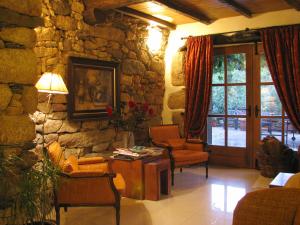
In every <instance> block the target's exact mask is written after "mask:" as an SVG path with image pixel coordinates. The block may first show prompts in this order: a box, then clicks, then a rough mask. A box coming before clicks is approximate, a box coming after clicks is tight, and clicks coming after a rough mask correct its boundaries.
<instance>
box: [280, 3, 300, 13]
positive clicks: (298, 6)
mask: <svg viewBox="0 0 300 225" xmlns="http://www.w3.org/2000/svg"><path fill="white" fill-rule="evenodd" d="M284 1H285V2H286V3H287V4H289V5H290V6H292V7H293V8H294V9H296V10H297V11H300V1H297V0H284Z"/></svg>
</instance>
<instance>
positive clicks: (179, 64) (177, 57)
mask: <svg viewBox="0 0 300 225" xmlns="http://www.w3.org/2000/svg"><path fill="white" fill-rule="evenodd" d="M185 53H186V52H185V51H181V50H180V49H179V50H178V51H177V52H175V53H174V54H173V55H172V62H171V66H170V67H171V70H170V73H171V82H170V84H169V85H170V86H171V87H169V89H173V87H174V88H175V91H174V92H171V93H169V94H168V95H167V101H166V103H167V107H168V110H170V111H171V113H172V116H171V120H172V123H174V124H179V126H180V132H181V135H183V134H184V131H183V129H184V108H185V77H184V62H185Z"/></svg>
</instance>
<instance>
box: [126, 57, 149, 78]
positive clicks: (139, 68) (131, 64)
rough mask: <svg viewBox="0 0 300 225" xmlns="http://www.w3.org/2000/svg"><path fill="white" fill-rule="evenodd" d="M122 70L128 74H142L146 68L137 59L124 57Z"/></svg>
mask: <svg viewBox="0 0 300 225" xmlns="http://www.w3.org/2000/svg"><path fill="white" fill-rule="evenodd" d="M122 71H123V73H125V74H128V75H144V74H145V72H146V68H145V66H144V64H143V63H142V62H140V61H138V60H134V59H125V60H124V61H123V63H122Z"/></svg>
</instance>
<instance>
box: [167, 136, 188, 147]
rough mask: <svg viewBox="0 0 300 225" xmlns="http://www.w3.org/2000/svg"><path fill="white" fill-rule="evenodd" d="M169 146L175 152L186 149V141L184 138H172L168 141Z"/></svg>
mask: <svg viewBox="0 0 300 225" xmlns="http://www.w3.org/2000/svg"><path fill="white" fill-rule="evenodd" d="M167 143H168V145H169V146H171V147H172V149H173V150H178V149H184V148H185V147H184V145H185V140H184V139H183V138H172V139H168V141H167Z"/></svg>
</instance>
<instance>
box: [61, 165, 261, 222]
mask: <svg viewBox="0 0 300 225" xmlns="http://www.w3.org/2000/svg"><path fill="white" fill-rule="evenodd" d="M204 174H205V171H204V168H203V167H192V168H186V169H184V170H183V172H182V173H179V172H177V171H176V174H175V185H174V187H173V188H172V193H171V195H170V196H163V198H162V199H161V200H160V201H148V200H145V201H140V200H134V199H127V198H123V199H122V204H121V225H231V223H232V213H233V210H234V208H235V206H236V203H237V202H238V200H239V199H240V198H241V197H243V196H244V195H245V194H246V193H247V192H249V191H252V190H253V189H252V186H253V184H254V183H255V181H256V179H257V178H258V176H259V172H258V171H256V170H251V169H235V168H224V167H212V168H210V169H209V178H208V179H207V180H206V179H205V176H204ZM114 213H115V212H114V209H112V208H102V207H97V208H70V209H69V210H68V212H67V213H65V212H63V210H61V214H62V219H61V224H62V225H114V224H115V214H114Z"/></svg>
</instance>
